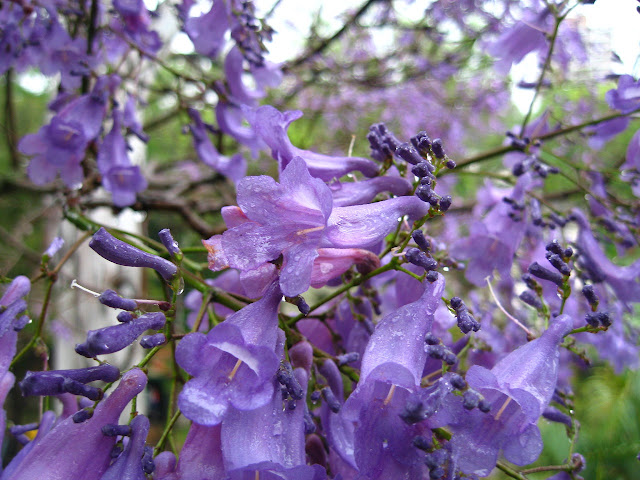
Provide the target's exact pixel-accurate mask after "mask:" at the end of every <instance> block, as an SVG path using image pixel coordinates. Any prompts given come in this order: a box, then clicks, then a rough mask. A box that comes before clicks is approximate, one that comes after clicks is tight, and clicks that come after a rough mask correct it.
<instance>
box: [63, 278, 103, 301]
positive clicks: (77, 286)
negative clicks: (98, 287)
mask: <svg viewBox="0 0 640 480" xmlns="http://www.w3.org/2000/svg"><path fill="white" fill-rule="evenodd" d="M70 288H77V289H79V290H82V291H83V292H87V293H90V294H91V295H93V296H94V297H99V296H100V294H99V293H98V292H94V291H93V290H89V289H88V288H86V287H83V286H82V285H80V284H79V283H78V282H76V279H75V278H74V279H73V280H71V285H70Z"/></svg>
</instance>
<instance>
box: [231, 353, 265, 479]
mask: <svg viewBox="0 0 640 480" xmlns="http://www.w3.org/2000/svg"><path fill="white" fill-rule="evenodd" d="M240 365H242V360H240V359H238V361H237V362H236V364H235V366H234V367H233V370H231V373H230V374H229V376H228V377H227V378H228V379H229V381H231V380H233V377H235V376H236V373H237V372H238V369H239V368H240ZM256 473H258V472H256Z"/></svg>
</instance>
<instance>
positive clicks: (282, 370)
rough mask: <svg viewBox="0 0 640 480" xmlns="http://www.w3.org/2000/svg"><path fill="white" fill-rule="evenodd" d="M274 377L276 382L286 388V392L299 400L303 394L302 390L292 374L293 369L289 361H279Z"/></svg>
mask: <svg viewBox="0 0 640 480" xmlns="http://www.w3.org/2000/svg"><path fill="white" fill-rule="evenodd" d="M276 379H277V380H278V382H279V383H280V384H281V385H283V386H285V387H286V389H287V393H288V394H289V395H290V396H291V398H293V399H294V400H300V399H302V397H303V396H304V390H303V389H302V387H301V386H300V383H298V380H297V379H296V377H295V376H294V374H293V369H292V368H291V364H289V363H281V364H280V367H279V368H278V373H276Z"/></svg>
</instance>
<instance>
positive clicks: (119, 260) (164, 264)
mask: <svg viewBox="0 0 640 480" xmlns="http://www.w3.org/2000/svg"><path fill="white" fill-rule="evenodd" d="M89 246H90V247H91V248H92V249H93V250H94V251H95V252H96V253H97V254H98V255H100V256H101V257H102V258H104V259H105V260H108V261H110V262H112V263H115V264H117V265H122V266H125V267H147V268H153V269H154V270H155V271H156V272H158V273H159V274H160V275H161V276H162V278H164V280H165V281H167V282H170V281H171V280H172V279H173V277H174V276H175V275H176V273H177V272H178V267H176V266H175V265H174V264H173V263H171V262H170V261H169V260H165V259H164V258H160V257H158V256H156V255H152V254H150V253H147V252H143V251H142V250H140V249H139V248H136V247H134V246H132V245H129V244H128V243H125V242H123V241H122V240H118V239H117V238H115V237H114V236H113V235H111V234H110V233H109V232H107V230H106V229H105V228H104V227H101V228H100V230H98V231H97V232H96V233H94V235H93V237H92V238H91V242H89Z"/></svg>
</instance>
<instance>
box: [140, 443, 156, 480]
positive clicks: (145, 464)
mask: <svg viewBox="0 0 640 480" xmlns="http://www.w3.org/2000/svg"><path fill="white" fill-rule="evenodd" d="M155 469H156V464H155V462H154V461H153V447H150V446H149V445H145V447H144V454H143V455H142V471H143V472H144V473H146V474H147V475H150V474H152V473H153V472H154V470H155Z"/></svg>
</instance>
